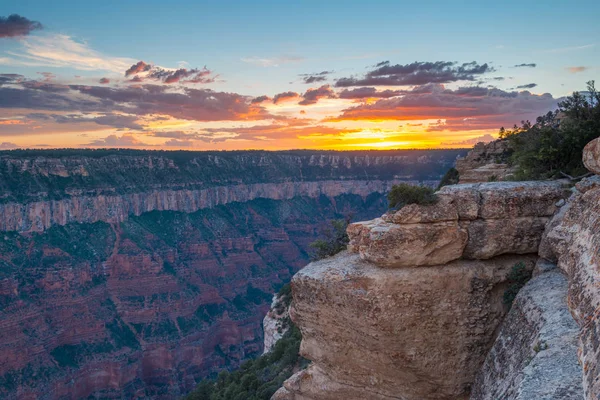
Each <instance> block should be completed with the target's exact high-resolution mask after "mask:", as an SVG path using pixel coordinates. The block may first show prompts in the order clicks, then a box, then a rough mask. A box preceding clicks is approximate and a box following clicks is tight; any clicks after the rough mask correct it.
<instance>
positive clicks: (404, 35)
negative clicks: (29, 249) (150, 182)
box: [0, 0, 600, 150]
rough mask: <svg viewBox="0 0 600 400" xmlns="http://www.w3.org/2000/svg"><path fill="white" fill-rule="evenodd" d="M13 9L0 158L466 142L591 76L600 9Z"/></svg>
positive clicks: (179, 4) (400, 5) (541, 4)
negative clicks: (47, 152) (23, 151)
mask: <svg viewBox="0 0 600 400" xmlns="http://www.w3.org/2000/svg"><path fill="white" fill-rule="evenodd" d="M488 4H492V2H481V1H461V2H450V1H414V2H413V1H411V2H408V1H351V0H346V1H309V0H302V1H301V0H297V1H281V0H280V1H236V2H234V1H220V2H217V1H171V2H165V1H148V0H147V1H144V2H139V1H111V0H106V1H94V2H92V1H48V0H44V1H24V0H19V1H12V0H3V1H2V3H1V5H0V149H12V148H18V147H39V148H48V147H135V148H148V149H189V150H207V149H224V150H232V149H270V150H276V149H291V148H295V149H297V148H313V149H314V148H323V149H338V150H352V149H362V148H377V149H392V148H429V147H470V146H472V145H473V144H474V143H476V142H478V141H489V140H492V139H493V138H494V137H495V136H496V134H497V132H498V129H499V128H500V127H501V126H506V127H509V126H512V125H514V124H515V123H519V122H520V121H521V120H526V119H531V120H533V119H535V117H536V116H538V115H540V114H543V113H545V112H547V111H549V110H551V109H554V108H556V104H557V102H558V101H560V98H561V97H563V96H565V95H568V94H570V93H571V92H572V91H574V90H583V89H585V82H586V81H588V80H591V79H595V78H600V73H599V72H600V24H598V21H597V18H598V15H600V2H599V1H597V0H595V1H577V0H576V1H570V2H567V1H560V2H559V1H527V0H520V1H504V2H494V3H493V4H494V5H488Z"/></svg>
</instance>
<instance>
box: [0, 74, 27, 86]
mask: <svg viewBox="0 0 600 400" xmlns="http://www.w3.org/2000/svg"><path fill="white" fill-rule="evenodd" d="M23 79H25V77H24V76H23V75H19V74H0V86H1V85H2V84H6V83H18V82H20V81H22V80H23Z"/></svg>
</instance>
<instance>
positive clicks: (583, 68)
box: [566, 67, 588, 74]
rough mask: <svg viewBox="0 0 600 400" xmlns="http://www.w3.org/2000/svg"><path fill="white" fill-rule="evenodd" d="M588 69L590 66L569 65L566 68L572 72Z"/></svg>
mask: <svg viewBox="0 0 600 400" xmlns="http://www.w3.org/2000/svg"><path fill="white" fill-rule="evenodd" d="M587 69H588V67H568V68H566V70H567V71H569V72H570V73H572V74H576V73H578V72H583V71H585V70H587Z"/></svg>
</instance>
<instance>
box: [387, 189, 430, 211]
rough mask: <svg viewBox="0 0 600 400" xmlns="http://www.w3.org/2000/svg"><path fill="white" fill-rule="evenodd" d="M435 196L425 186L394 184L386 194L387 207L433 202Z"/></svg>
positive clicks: (396, 207) (395, 207) (397, 207)
mask: <svg viewBox="0 0 600 400" xmlns="http://www.w3.org/2000/svg"><path fill="white" fill-rule="evenodd" d="M436 201H437V197H436V195H435V193H434V191H433V189H432V188H430V187H427V186H414V185H409V184H407V183H400V184H398V185H394V186H393V187H392V190H391V191H390V193H389V194H388V202H389V207H390V208H394V209H399V208H402V207H404V206H406V205H408V204H420V205H429V204H434V203H435V202H436Z"/></svg>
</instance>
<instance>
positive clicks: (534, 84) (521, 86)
mask: <svg viewBox="0 0 600 400" xmlns="http://www.w3.org/2000/svg"><path fill="white" fill-rule="evenodd" d="M536 86H537V83H528V84H526V85H519V86H517V89H533V88H534V87H536Z"/></svg>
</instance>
